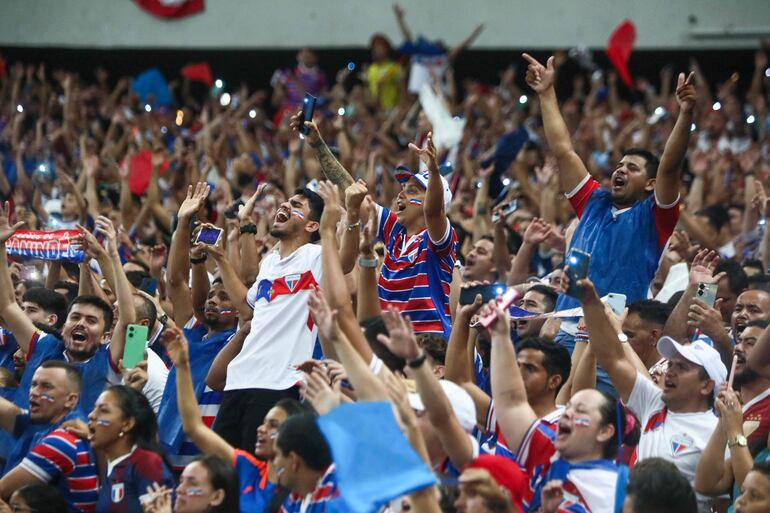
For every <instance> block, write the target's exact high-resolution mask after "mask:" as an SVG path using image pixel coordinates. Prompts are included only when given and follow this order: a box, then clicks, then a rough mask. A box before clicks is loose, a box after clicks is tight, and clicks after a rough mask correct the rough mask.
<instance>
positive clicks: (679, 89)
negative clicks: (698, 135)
mask: <svg viewBox="0 0 770 513" xmlns="http://www.w3.org/2000/svg"><path fill="white" fill-rule="evenodd" d="M694 77H695V73H694V72H692V73H690V75H689V76H688V77H687V79H685V76H684V73H680V74H679V78H678V80H677V84H676V101H677V103H679V116H678V117H677V119H676V124H674V129H673V130H672V131H671V135H670V136H669V137H668V141H666V147H665V149H664V150H663V155H661V157H660V165H659V166H658V174H657V177H656V180H655V198H656V200H657V201H658V202H659V203H660V204H661V205H671V204H672V203H674V202H675V201H676V200H677V198H679V183H680V179H679V168H680V167H681V165H682V159H683V158H684V155H685V153H686V152H687V144H688V142H689V141H690V126H691V125H692V119H693V108H694V107H695V101H696V94H695V85H694V84H693V79H694Z"/></svg>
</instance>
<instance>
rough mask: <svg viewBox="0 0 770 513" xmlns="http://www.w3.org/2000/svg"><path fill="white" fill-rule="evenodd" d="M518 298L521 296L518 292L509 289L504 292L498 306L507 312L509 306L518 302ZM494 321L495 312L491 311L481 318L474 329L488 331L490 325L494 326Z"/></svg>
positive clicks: (495, 319) (495, 317) (495, 318)
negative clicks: (482, 328) (481, 327)
mask: <svg viewBox="0 0 770 513" xmlns="http://www.w3.org/2000/svg"><path fill="white" fill-rule="evenodd" d="M520 297H521V294H519V291H518V290H516V289H515V288H513V287H511V288H509V289H508V290H506V291H505V294H504V295H503V297H502V298H501V299H500V303H499V304H500V306H501V307H502V309H503V310H508V309H509V308H510V307H511V305H513V304H514V303H515V302H516V301H518V300H519V298H520ZM495 321H497V312H494V311H493V312H492V313H490V314H489V315H487V316H486V317H482V318H481V319H480V320H479V322H478V323H477V324H476V327H478V326H483V327H484V328H487V329H489V327H490V326H492V324H494V323H495Z"/></svg>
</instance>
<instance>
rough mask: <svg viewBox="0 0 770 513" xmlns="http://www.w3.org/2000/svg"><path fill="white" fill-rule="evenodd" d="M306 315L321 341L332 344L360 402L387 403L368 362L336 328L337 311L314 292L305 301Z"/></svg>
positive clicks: (385, 395)
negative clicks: (310, 316) (309, 315)
mask: <svg viewBox="0 0 770 513" xmlns="http://www.w3.org/2000/svg"><path fill="white" fill-rule="evenodd" d="M308 307H309V308H310V313H311V314H312V316H313V320H314V321H315V323H316V324H317V325H318V332H319V335H321V338H322V339H323V340H326V341H327V342H328V343H330V344H332V345H333V346H334V349H335V351H334V352H335V353H336V355H337V357H338V359H339V361H340V363H341V364H342V366H343V367H344V368H345V371H346V372H347V374H348V379H350V384H351V385H353V388H354V389H355V391H356V394H357V396H358V399H359V400H361V401H387V400H388V392H387V389H386V388H385V385H384V384H383V383H382V382H381V381H380V380H379V379H378V378H377V376H375V375H374V373H373V372H372V371H371V369H370V368H369V362H367V361H364V359H363V358H362V357H361V355H360V354H359V353H358V351H356V350H355V348H354V347H353V345H352V344H351V343H350V341H349V340H348V338H347V337H346V336H345V334H344V333H343V332H342V330H341V329H340V327H339V325H338V324H337V311H336V310H332V309H331V308H329V304H328V303H327V302H326V299H325V298H324V296H323V294H322V293H321V291H320V290H318V289H316V290H314V291H313V292H312V294H311V295H310V299H309V301H308Z"/></svg>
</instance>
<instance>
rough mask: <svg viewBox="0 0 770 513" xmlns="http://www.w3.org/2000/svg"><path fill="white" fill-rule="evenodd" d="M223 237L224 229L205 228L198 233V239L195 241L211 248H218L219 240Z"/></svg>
mask: <svg viewBox="0 0 770 513" xmlns="http://www.w3.org/2000/svg"><path fill="white" fill-rule="evenodd" d="M221 237H222V228H209V227H205V226H204V227H203V228H201V230H200V231H199V232H198V238H196V239H195V243H196V244H197V243H199V242H200V243H201V244H208V245H209V246H216V245H217V242H219V239H220V238H221Z"/></svg>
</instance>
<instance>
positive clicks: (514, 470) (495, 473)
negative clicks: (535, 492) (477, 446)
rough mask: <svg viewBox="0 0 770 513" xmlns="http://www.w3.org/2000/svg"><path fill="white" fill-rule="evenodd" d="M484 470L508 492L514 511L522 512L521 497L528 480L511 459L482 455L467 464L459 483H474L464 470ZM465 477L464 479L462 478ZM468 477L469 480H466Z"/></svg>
mask: <svg viewBox="0 0 770 513" xmlns="http://www.w3.org/2000/svg"><path fill="white" fill-rule="evenodd" d="M468 469H484V470H486V471H487V472H489V474H490V476H492V479H493V480H494V481H495V482H496V483H497V484H498V485H500V486H502V487H503V488H505V489H506V490H508V493H509V494H510V499H511V503H512V504H513V505H514V506H515V507H516V508H517V509H516V511H522V504H521V502H522V496H523V495H524V491H525V490H528V489H529V480H528V479H527V475H526V474H525V473H524V471H523V470H522V469H521V467H519V465H517V464H516V462H514V461H513V460H511V459H508V458H504V457H503V456H496V455H492V454H482V455H480V456H478V457H476V458H475V459H474V460H473V461H471V462H470V463H468V464H467V465H466V466H465V469H464V470H463V474H462V475H460V482H461V483H462V482H463V481H466V480H467V481H476V479H473V478H472V477H471V476H467V474H466V473H465V470H468ZM464 476H465V477H466V479H464V478H463V477H464ZM468 477H470V478H471V479H467V478H468Z"/></svg>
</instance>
